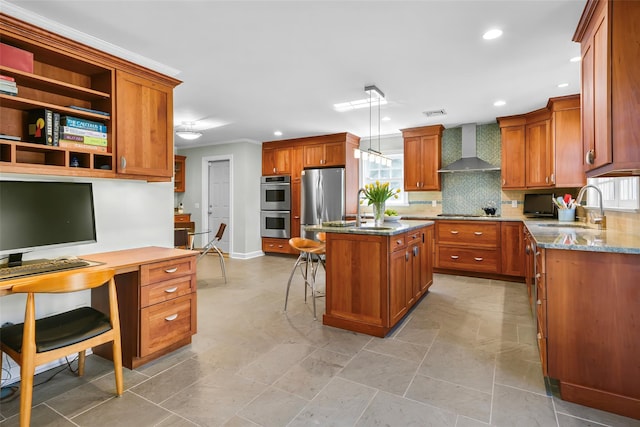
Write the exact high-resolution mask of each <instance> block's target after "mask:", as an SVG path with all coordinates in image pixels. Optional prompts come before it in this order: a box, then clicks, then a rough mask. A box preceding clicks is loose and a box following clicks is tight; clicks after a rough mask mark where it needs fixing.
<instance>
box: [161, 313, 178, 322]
mask: <svg viewBox="0 0 640 427" xmlns="http://www.w3.org/2000/svg"><path fill="white" fill-rule="evenodd" d="M177 318H178V313H176V314H172V315H171V316H167V317H165V318H164V320H166V321H167V322H171V321H172V320H176V319H177Z"/></svg>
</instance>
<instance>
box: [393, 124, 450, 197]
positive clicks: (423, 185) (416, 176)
mask: <svg viewBox="0 0 640 427" xmlns="http://www.w3.org/2000/svg"><path fill="white" fill-rule="evenodd" d="M401 130H402V138H403V139H404V191H440V174H439V173H438V170H440V167H441V166H442V156H441V150H442V148H441V147H442V131H443V130H444V126H442V125H434V126H423V127H417V128H409V129H401Z"/></svg>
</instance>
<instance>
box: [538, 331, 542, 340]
mask: <svg viewBox="0 0 640 427" xmlns="http://www.w3.org/2000/svg"><path fill="white" fill-rule="evenodd" d="M538 339H539V340H541V339H542V334H541V333H540V332H538Z"/></svg>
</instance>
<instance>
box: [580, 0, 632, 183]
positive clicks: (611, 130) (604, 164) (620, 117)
mask: <svg viewBox="0 0 640 427" xmlns="http://www.w3.org/2000/svg"><path fill="white" fill-rule="evenodd" d="M639 21H640V2H637V1H613V0H589V1H588V2H587V4H586V6H585V9H584V11H583V13H582V16H581V18H580V22H579V23H578V27H577V29H576V32H575V34H574V36H573V40H574V41H576V42H579V43H580V45H581V54H582V62H581V69H582V79H581V81H582V91H581V93H582V144H583V153H582V154H583V165H584V170H585V171H586V174H587V176H589V177H595V176H627V175H631V174H633V173H634V171H637V170H640V149H638V147H640V120H638V111H639V110H640V73H638V69H640V55H639V54H638V43H640V27H638V24H637V23H638V22H639Z"/></svg>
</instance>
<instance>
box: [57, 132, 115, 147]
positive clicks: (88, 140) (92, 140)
mask: <svg viewBox="0 0 640 427" xmlns="http://www.w3.org/2000/svg"><path fill="white" fill-rule="evenodd" d="M60 139H66V140H67V141H76V142H81V143H83V144H87V145H99V146H102V147H106V146H107V145H108V143H107V139H106V138H96V137H93V136H82V135H74V134H72V133H64V132H62V133H61V134H60Z"/></svg>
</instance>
